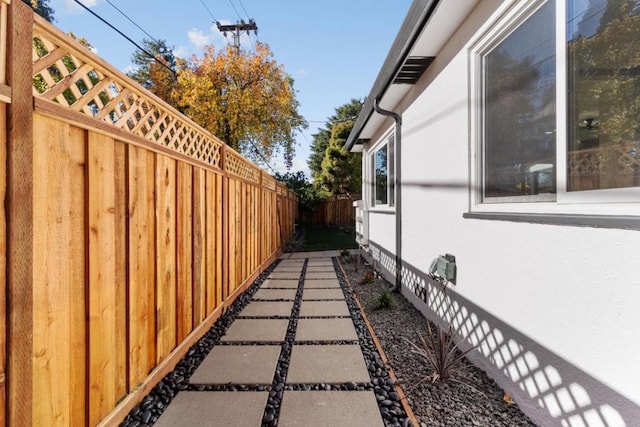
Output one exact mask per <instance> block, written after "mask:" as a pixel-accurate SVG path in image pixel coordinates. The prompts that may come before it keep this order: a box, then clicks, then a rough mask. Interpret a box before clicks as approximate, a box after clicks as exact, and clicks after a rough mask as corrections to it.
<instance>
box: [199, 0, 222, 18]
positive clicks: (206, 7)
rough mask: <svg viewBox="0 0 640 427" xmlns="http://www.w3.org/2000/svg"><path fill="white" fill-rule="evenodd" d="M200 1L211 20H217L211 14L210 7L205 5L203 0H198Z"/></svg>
mask: <svg viewBox="0 0 640 427" xmlns="http://www.w3.org/2000/svg"><path fill="white" fill-rule="evenodd" d="M200 3H202V5H203V6H204V8H205V9H207V12H209V16H211V19H213V22H218V20H217V19H216V17H215V16H213V13H211V9H209V7H208V6H207V4H206V3H205V2H204V0H200Z"/></svg>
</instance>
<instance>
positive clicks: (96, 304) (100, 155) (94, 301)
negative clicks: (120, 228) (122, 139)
mask: <svg viewBox="0 0 640 427" xmlns="http://www.w3.org/2000/svg"><path fill="white" fill-rule="evenodd" d="M87 157H88V164H87V168H88V171H87V175H88V185H89V191H88V196H89V200H88V218H89V224H88V225H89V289H88V293H89V298H88V301H89V402H90V405H89V424H91V425H95V424H97V423H98V422H99V421H100V420H102V418H104V417H105V416H106V415H107V414H108V413H109V412H110V411H111V410H112V409H113V408H114V407H115V404H116V402H117V399H118V398H119V397H120V396H118V395H117V382H118V379H117V376H118V374H119V372H118V360H119V356H118V351H119V350H120V349H121V348H126V343H119V342H118V341H117V331H116V329H117V326H118V325H117V316H118V314H117V310H118V308H119V304H118V301H117V297H118V295H117V285H116V266H117V264H116V258H117V254H116V251H117V249H116V240H115V235H116V214H115V205H116V201H115V199H116V185H115V180H114V178H115V176H116V174H117V170H116V159H115V147H114V142H113V139H112V138H109V137H107V136H104V135H101V134H98V133H94V132H90V133H89V146H88V156H87Z"/></svg>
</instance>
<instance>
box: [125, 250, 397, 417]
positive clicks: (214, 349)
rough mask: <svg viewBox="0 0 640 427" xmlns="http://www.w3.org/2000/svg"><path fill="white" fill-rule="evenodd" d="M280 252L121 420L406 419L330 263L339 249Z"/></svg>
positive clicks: (372, 345) (355, 309)
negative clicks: (284, 254)
mask: <svg viewBox="0 0 640 427" xmlns="http://www.w3.org/2000/svg"><path fill="white" fill-rule="evenodd" d="M305 255H306V256H305ZM287 256H290V258H288V259H281V260H280V261H279V262H278V263H277V265H276V266H275V268H273V269H272V270H271V271H268V275H266V277H262V278H259V279H258V280H257V281H256V283H254V286H252V287H250V288H249V289H248V290H247V292H245V294H246V295H247V296H246V297H245V296H244V295H243V297H241V298H239V299H238V301H236V303H234V305H233V306H232V308H231V309H230V312H231V314H229V315H228V314H227V313H225V315H224V316H223V318H225V319H223V318H221V319H219V320H218V322H216V325H214V327H213V328H212V329H211V330H210V331H209V332H208V333H207V335H205V337H203V338H202V339H201V340H200V341H199V342H198V344H196V345H195V346H194V347H192V349H190V351H189V353H188V356H185V359H183V361H181V363H179V364H178V366H176V369H175V370H174V371H173V372H172V373H171V374H169V375H167V377H165V379H164V380H163V381H162V382H161V385H160V386H158V387H156V388H155V389H154V391H152V393H150V395H149V396H147V397H146V398H145V399H144V400H143V402H142V403H141V404H140V405H139V406H138V407H136V408H134V410H133V411H132V412H131V413H130V414H129V416H128V417H127V418H126V419H125V421H124V423H123V425H125V426H128V425H144V424H154V423H155V425H156V426H161V427H168V426H185V427H189V426H273V427H274V426H309V427H313V426H338V425H345V426H363V427H364V426H366V427H375V426H385V425H387V426H402V425H405V422H406V421H407V416H406V414H405V413H404V411H403V409H402V406H401V404H400V401H399V398H398V396H397V394H396V393H395V389H394V386H393V384H394V382H393V380H391V379H390V378H389V377H388V375H387V372H386V370H385V369H384V366H383V364H382V362H381V359H380V356H379V354H378V353H377V350H376V349H375V346H374V344H373V340H372V339H371V336H370V335H369V333H368V330H367V329H366V326H365V324H364V322H363V320H362V318H361V315H360V312H359V311H358V309H357V308H356V305H355V304H354V301H353V298H352V296H351V295H350V293H349V292H348V289H347V287H346V285H345V283H344V278H343V277H342V275H341V273H338V272H337V270H336V268H335V266H334V261H333V260H332V258H331V256H337V254H333V253H331V254H327V253H319V254H304V253H298V254H287ZM294 256H295V257H297V258H294ZM236 306H237V307H236ZM226 316H229V318H226ZM225 320H226V322H225ZM218 323H227V324H226V325H221V326H217V325H218ZM216 334H217V335H218V336H216ZM163 387H164V388H163ZM158 412H159V414H158ZM140 421H141V422H140ZM406 425H408V423H407V424H406Z"/></svg>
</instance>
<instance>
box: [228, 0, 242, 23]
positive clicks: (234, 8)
mask: <svg viewBox="0 0 640 427" xmlns="http://www.w3.org/2000/svg"><path fill="white" fill-rule="evenodd" d="M229 4H230V5H231V7H232V8H233V10H235V11H236V15H238V19H240V20H241V19H242V16H240V12H238V9H236V6H235V5H234V4H233V2H232V1H231V0H229Z"/></svg>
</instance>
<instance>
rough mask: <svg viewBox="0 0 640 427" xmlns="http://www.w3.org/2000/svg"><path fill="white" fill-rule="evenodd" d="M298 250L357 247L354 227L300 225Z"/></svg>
mask: <svg viewBox="0 0 640 427" xmlns="http://www.w3.org/2000/svg"><path fill="white" fill-rule="evenodd" d="M301 231H302V242H301V244H300V247H299V248H298V249H297V250H298V251H302V252H308V251H329V250H340V249H357V248H358V244H357V243H356V233H355V227H313V226H303V227H302V230H301Z"/></svg>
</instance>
